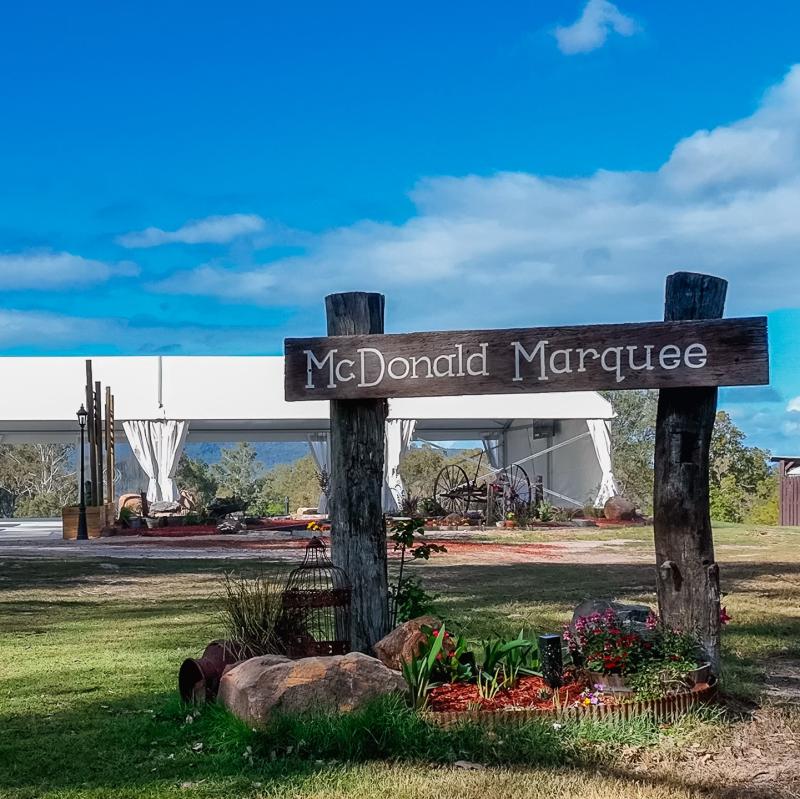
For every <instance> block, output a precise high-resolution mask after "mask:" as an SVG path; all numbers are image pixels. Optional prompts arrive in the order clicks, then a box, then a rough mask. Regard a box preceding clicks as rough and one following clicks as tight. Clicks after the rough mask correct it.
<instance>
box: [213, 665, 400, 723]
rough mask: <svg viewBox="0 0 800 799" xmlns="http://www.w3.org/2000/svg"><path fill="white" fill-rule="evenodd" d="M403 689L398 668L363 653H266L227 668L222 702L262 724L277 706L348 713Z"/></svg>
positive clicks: (286, 709)
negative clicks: (296, 655)
mask: <svg viewBox="0 0 800 799" xmlns="http://www.w3.org/2000/svg"><path fill="white" fill-rule="evenodd" d="M405 687H406V685H405V681H404V680H403V677H402V675H401V674H400V673H399V672H396V671H392V670H391V669H388V668H387V667H386V666H384V665H383V663H381V662H380V661H379V660H377V659H376V658H373V657H370V656H369V655H364V654H362V653H361V652H350V653H349V654H347V655H333V656H332V657H310V658H301V659H300V660H289V658H285V657H281V656H280V655H265V656H264V657H256V658H251V659H250V660H246V661H244V662H243V663H240V664H239V665H238V666H235V667H234V668H232V669H230V670H229V671H228V672H226V673H225V674H224V675H223V677H222V679H221V680H220V684H219V700H220V701H221V702H222V703H223V704H224V705H225V706H226V707H227V708H228V710H230V711H231V712H232V713H233V714H235V715H236V716H238V717H239V718H240V719H242V720H243V721H245V722H247V723H248V724H251V725H253V726H259V725H264V724H266V722H267V721H268V720H269V717H270V715H271V714H272V712H273V711H276V710H277V711H281V712H286V713H300V712H303V711H308V710H338V711H348V710H353V709H355V708H357V707H360V706H361V705H363V704H365V703H366V702H369V701H370V700H372V699H375V698H377V697H379V696H383V695H385V694H390V693H395V692H400V691H404V690H405Z"/></svg>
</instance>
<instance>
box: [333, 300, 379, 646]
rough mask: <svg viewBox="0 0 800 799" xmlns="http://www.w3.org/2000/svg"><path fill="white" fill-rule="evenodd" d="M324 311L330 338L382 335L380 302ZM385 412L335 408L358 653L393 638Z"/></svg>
mask: <svg viewBox="0 0 800 799" xmlns="http://www.w3.org/2000/svg"><path fill="white" fill-rule="evenodd" d="M325 309H326V312H327V317H328V335H329V336H349V335H355V334H359V333H383V312H384V298H383V295H382V294H367V293H363V292H351V293H347V294H331V295H330V296H328V297H326V298H325ZM387 409H388V402H387V400H385V399H356V400H331V413H330V417H331V432H330V447H331V474H330V494H329V498H330V499H329V501H330V507H329V515H330V519H331V555H332V559H333V562H334V563H335V564H336V565H337V566H340V567H341V568H343V569H344V570H345V572H347V575H348V577H349V578H350V581H351V582H352V584H353V594H352V597H353V599H352V601H353V606H352V620H353V623H352V636H351V643H352V647H353V649H355V650H358V651H361V652H370V651H371V649H372V646H373V644H375V643H376V642H377V641H379V640H380V639H381V638H383V637H384V636H385V635H386V634H387V633H388V631H389V592H388V577H387V573H386V531H385V529H384V523H383V508H382V504H381V495H382V489H383V449H384V438H385V425H386V415H387Z"/></svg>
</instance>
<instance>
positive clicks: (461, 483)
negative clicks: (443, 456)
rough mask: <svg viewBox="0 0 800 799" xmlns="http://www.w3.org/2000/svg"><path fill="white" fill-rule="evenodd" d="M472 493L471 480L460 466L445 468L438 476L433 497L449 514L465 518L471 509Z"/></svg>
mask: <svg viewBox="0 0 800 799" xmlns="http://www.w3.org/2000/svg"><path fill="white" fill-rule="evenodd" d="M470 493H471V486H470V482H469V478H468V477H467V473H466V472H465V471H464V470H463V469H462V468H461V467H460V466H455V465H451V466H445V467H444V468H443V469H442V470H441V471H440V472H439V474H438V475H436V482H435V483H434V486H433V497H434V499H435V500H436V501H437V502H438V503H439V504H440V505H441V506H442V507H443V508H444V509H445V510H446V511H447V512H448V513H460V514H461V515H462V516H463V515H464V514H465V513H466V512H467V508H469V497H470Z"/></svg>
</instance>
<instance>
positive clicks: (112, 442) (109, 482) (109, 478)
mask: <svg viewBox="0 0 800 799" xmlns="http://www.w3.org/2000/svg"><path fill="white" fill-rule="evenodd" d="M105 407H106V418H105V439H106V502H112V503H113V502H114V471H115V469H116V439H115V436H114V395H113V394H112V393H111V386H106V403H105Z"/></svg>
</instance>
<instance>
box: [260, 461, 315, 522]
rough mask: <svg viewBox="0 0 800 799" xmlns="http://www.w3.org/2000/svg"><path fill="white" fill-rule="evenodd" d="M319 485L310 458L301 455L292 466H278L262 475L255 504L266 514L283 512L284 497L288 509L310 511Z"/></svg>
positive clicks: (290, 464)
mask: <svg viewBox="0 0 800 799" xmlns="http://www.w3.org/2000/svg"><path fill="white" fill-rule="evenodd" d="M319 494H320V486H319V477H318V475H317V467H316V465H315V464H314V459H313V458H312V457H311V455H304V456H303V457H302V458H298V459H297V460H296V461H295V462H294V463H281V464H278V465H277V466H275V467H274V468H273V469H270V470H269V471H268V472H267V474H266V475H265V476H264V480H263V484H262V486H261V491H260V493H259V501H260V503H261V507H262V508H263V509H264V510H268V511H269V512H272V513H276V512H281V513H282V512H283V508H284V504H285V502H286V497H289V509H290V510H291V511H294V510H297V508H309V507H311V508H313V507H316V506H317V503H318V502H319Z"/></svg>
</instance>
